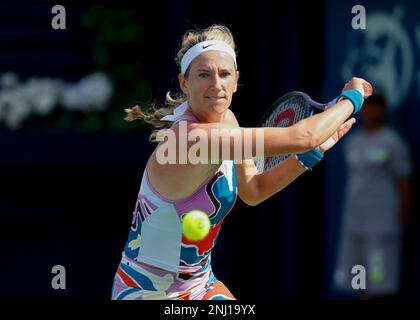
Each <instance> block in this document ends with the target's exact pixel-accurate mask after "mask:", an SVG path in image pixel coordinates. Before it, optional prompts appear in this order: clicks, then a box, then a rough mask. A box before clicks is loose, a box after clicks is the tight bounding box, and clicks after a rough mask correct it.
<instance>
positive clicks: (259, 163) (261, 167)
mask: <svg viewBox="0 0 420 320" xmlns="http://www.w3.org/2000/svg"><path fill="white" fill-rule="evenodd" d="M327 106H328V104H325V103H318V102H316V101H314V100H313V99H312V98H311V97H310V96H309V95H307V94H306V93H304V92H301V91H292V92H289V93H287V94H285V95H283V96H282V97H280V98H279V99H277V100H276V101H275V102H274V103H273V104H272V105H271V107H270V108H269V109H268V110H267V111H266V112H265V113H264V115H263V116H262V117H261V120H260V123H259V126H260V127H282V128H285V127H289V126H291V125H293V124H295V123H297V122H299V121H300V120H302V119H306V118H308V117H310V116H312V115H313V113H314V110H315V109H317V110H321V111H324V110H325V109H326V108H327ZM290 155H291V154H281V155H277V156H274V157H265V158H264V157H257V158H256V159H255V165H256V167H257V169H258V171H259V172H264V171H266V170H269V169H270V168H272V167H274V166H275V165H277V164H279V163H281V162H282V161H284V160H286V159H287V158H288V157H290Z"/></svg>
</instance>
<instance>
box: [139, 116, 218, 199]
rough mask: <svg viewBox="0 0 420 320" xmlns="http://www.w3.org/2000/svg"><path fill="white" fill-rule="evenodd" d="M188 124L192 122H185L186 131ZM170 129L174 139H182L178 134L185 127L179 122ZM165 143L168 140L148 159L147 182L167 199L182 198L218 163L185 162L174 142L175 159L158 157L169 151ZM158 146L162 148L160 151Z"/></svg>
mask: <svg viewBox="0 0 420 320" xmlns="http://www.w3.org/2000/svg"><path fill="white" fill-rule="evenodd" d="M190 124H193V123H190V122H188V123H187V124H186V128H185V129H186V131H189V130H190ZM170 129H171V130H172V131H173V137H176V139H182V137H180V136H182V135H183V134H185V133H186V132H184V133H183V132H182V131H183V130H185V129H182V128H180V125H179V123H178V124H175V125H173V126H172V127H171V128H170ZM184 138H185V137H184ZM165 143H166V145H168V144H167V143H168V140H165V142H160V143H159V145H158V146H157V147H156V149H155V151H154V152H153V153H152V155H151V157H150V159H149V165H148V168H147V171H148V172H147V175H148V177H149V182H150V183H151V185H152V186H153V187H154V189H156V190H157V191H158V192H159V193H160V194H161V195H162V196H164V197H165V198H167V199H170V200H180V199H184V198H186V197H188V196H189V195H191V194H192V193H194V192H195V191H196V190H197V188H198V187H199V186H200V185H201V184H202V183H203V182H204V181H205V180H206V179H208V178H209V177H211V176H212V175H213V174H214V173H215V172H216V171H217V169H218V165H215V164H191V163H189V161H187V162H185V161H184V160H186V159H184V160H182V158H183V157H180V152H182V150H181V149H183V148H181V147H180V146H179V145H178V143H176V142H175V143H174V144H172V148H175V151H174V152H173V154H174V157H175V159H173V160H175V161H165V159H160V158H159V157H162V156H163V154H164V153H165V154H166V155H167V153H168V152H171V151H170V149H171V148H170V147H167V146H165ZM189 143H190V142H188V144H189ZM159 148H162V149H161V150H160V152H159ZM168 148H169V149H168ZM172 151H173V150H172ZM185 151H186V150H184V152H185ZM187 154H188V152H187ZM158 158H159V159H158ZM171 159H172V158H171ZM166 160H167V159H166Z"/></svg>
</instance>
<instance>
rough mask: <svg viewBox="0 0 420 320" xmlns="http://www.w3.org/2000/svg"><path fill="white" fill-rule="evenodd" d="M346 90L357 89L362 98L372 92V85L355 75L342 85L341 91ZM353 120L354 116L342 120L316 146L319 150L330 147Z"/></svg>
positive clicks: (322, 150)
mask: <svg viewBox="0 0 420 320" xmlns="http://www.w3.org/2000/svg"><path fill="white" fill-rule="evenodd" d="M347 90H357V91H359V92H360V93H361V94H362V96H363V97H364V99H366V98H368V97H369V96H370V95H371V94H372V87H371V86H370V84H369V83H367V82H366V81H365V80H363V79H361V78H356V77H354V78H352V79H351V80H350V81H348V82H347V83H346V84H345V85H344V88H343V90H342V91H343V92H345V91H347ZM355 122H356V119H355V118H354V117H352V118H350V119H349V120H347V121H346V122H344V123H343V124H342V125H341V126H340V127H339V128H338V129H337V131H336V132H334V133H333V134H332V136H331V137H330V138H329V139H328V140H327V141H325V142H324V143H322V144H321V145H320V146H319V147H318V149H319V151H321V152H322V153H324V152H326V151H328V150H329V149H331V148H332V147H333V146H334V145H335V144H336V143H337V142H338V141H339V140H340V139H341V138H342V137H344V135H345V134H346V133H347V132H349V130H350V129H351V127H352V125H353V124H354V123H355Z"/></svg>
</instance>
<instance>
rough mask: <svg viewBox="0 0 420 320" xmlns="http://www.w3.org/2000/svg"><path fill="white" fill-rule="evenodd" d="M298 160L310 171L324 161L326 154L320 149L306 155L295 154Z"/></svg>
mask: <svg viewBox="0 0 420 320" xmlns="http://www.w3.org/2000/svg"><path fill="white" fill-rule="evenodd" d="M295 157H296V159H297V160H298V161H299V162H300V163H301V164H302V165H303V166H304V167H305V168H306V169H308V170H312V167H313V166H314V165H316V164H317V163H318V162H319V161H321V160H322V158H323V157H324V154H323V153H322V152H321V151H319V149H318V148H315V149H312V150H310V151H308V152H305V153H298V154H295Z"/></svg>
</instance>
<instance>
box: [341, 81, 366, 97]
mask: <svg viewBox="0 0 420 320" xmlns="http://www.w3.org/2000/svg"><path fill="white" fill-rule="evenodd" d="M365 82H366V80H364V79H362V78H356V77H353V78H351V80H350V81H348V82H347V83H346V84H345V85H344V88H343V90H342V91H347V90H352V89H356V90H358V91H359V92H360V93H361V94H362V97H365V98H366V97H367V94H366V92H365V90H364V89H363V83H365ZM368 95H370V94H368Z"/></svg>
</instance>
